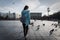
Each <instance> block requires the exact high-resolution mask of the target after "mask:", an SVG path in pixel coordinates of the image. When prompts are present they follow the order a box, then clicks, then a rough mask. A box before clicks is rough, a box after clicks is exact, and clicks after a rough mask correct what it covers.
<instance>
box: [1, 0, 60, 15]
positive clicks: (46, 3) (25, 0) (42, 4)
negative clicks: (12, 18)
mask: <svg viewBox="0 0 60 40" xmlns="http://www.w3.org/2000/svg"><path fill="white" fill-rule="evenodd" d="M25 5H28V6H29V10H30V12H42V13H43V15H47V14H48V13H47V8H48V7H49V8H50V10H51V11H50V13H49V14H53V13H54V12H57V11H60V0H0V12H8V11H11V12H16V13H19V14H20V13H21V11H22V10H23V8H24V6H25Z"/></svg>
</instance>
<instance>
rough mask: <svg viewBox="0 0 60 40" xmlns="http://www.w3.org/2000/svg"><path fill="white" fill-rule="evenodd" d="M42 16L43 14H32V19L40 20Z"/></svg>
mask: <svg viewBox="0 0 60 40" xmlns="http://www.w3.org/2000/svg"><path fill="white" fill-rule="evenodd" d="M41 16H42V13H30V18H31V19H40V18H41Z"/></svg>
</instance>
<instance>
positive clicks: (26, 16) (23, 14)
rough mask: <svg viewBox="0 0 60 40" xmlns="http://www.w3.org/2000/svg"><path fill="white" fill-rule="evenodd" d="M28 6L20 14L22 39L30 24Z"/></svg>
mask: <svg viewBox="0 0 60 40" xmlns="http://www.w3.org/2000/svg"><path fill="white" fill-rule="evenodd" d="M28 8H29V7H28V6H27V5H26V6H25V7H24V9H23V10H22V12H21V22H22V25H23V31H24V37H26V35H27V33H28V29H29V28H28V26H29V24H30V11H29V10H28Z"/></svg>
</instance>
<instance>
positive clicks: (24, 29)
mask: <svg viewBox="0 0 60 40" xmlns="http://www.w3.org/2000/svg"><path fill="white" fill-rule="evenodd" d="M23 31H24V37H26V35H27V33H28V25H27V26H26V24H24V23H23Z"/></svg>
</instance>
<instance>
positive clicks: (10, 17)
mask: <svg viewBox="0 0 60 40" xmlns="http://www.w3.org/2000/svg"><path fill="white" fill-rule="evenodd" d="M7 16H8V18H9V19H16V14H15V13H8V15H7Z"/></svg>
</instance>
